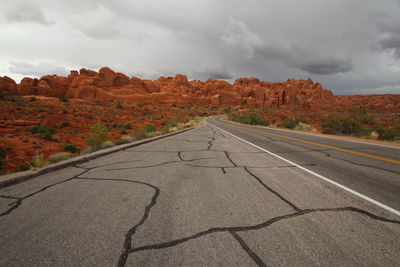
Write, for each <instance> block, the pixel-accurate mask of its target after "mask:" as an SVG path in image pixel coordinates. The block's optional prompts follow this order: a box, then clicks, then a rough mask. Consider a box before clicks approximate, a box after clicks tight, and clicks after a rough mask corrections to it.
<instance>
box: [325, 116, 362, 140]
mask: <svg viewBox="0 0 400 267" xmlns="http://www.w3.org/2000/svg"><path fill="white" fill-rule="evenodd" d="M321 126H322V132H323V133H328V134H345V135H355V136H361V135H365V134H366V131H367V130H366V129H364V128H363V126H362V125H361V123H360V122H358V121H356V120H355V119H352V118H350V117H344V116H336V115H330V116H329V117H328V118H327V119H326V120H324V121H323V122H322V123H321Z"/></svg>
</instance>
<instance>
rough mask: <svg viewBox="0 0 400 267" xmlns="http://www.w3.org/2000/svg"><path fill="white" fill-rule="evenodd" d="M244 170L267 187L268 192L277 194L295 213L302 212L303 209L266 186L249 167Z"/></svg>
mask: <svg viewBox="0 0 400 267" xmlns="http://www.w3.org/2000/svg"><path fill="white" fill-rule="evenodd" d="M244 170H245V171H246V172H247V173H248V174H249V175H250V176H252V177H253V178H254V179H256V180H257V182H258V183H259V184H261V185H262V186H263V187H265V188H266V189H267V190H268V191H270V192H271V193H273V194H275V195H276V196H277V197H278V198H280V199H281V200H283V201H284V202H285V203H287V204H289V206H291V207H292V208H293V209H294V210H295V211H300V210H301V209H300V208H298V207H297V206H296V205H295V204H293V203H292V202H290V201H289V200H287V199H286V198H284V197H283V196H282V195H281V194H279V193H278V192H277V191H275V190H274V189H272V188H271V187H269V186H268V185H266V184H265V183H264V182H263V181H262V180H261V178H259V177H258V176H257V175H255V174H254V173H252V172H251V171H250V170H249V169H248V168H247V167H244Z"/></svg>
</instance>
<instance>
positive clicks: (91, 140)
mask: <svg viewBox="0 0 400 267" xmlns="http://www.w3.org/2000/svg"><path fill="white" fill-rule="evenodd" d="M202 123H203V119H201V118H194V119H191V120H188V121H186V122H182V121H180V119H179V118H173V119H171V120H165V121H164V122H163V124H162V127H161V128H160V129H157V128H156V126H154V125H152V124H147V125H145V126H143V127H142V128H139V129H137V130H136V131H135V132H133V133H131V134H129V135H124V136H122V137H121V138H120V139H117V140H110V139H109V130H108V128H107V127H106V126H105V125H104V124H103V123H101V122H98V123H96V124H95V125H93V126H92V127H91V133H90V134H89V135H88V136H87V139H86V142H87V148H86V149H84V150H82V151H80V150H79V149H78V148H77V146H76V145H75V144H66V145H64V146H63V150H64V152H58V153H55V154H52V155H50V156H48V157H47V158H45V157H44V155H43V154H42V153H36V154H35V155H34V156H33V158H32V159H31V161H29V162H27V163H21V164H20V165H19V166H18V168H17V170H16V171H28V170H38V169H40V168H43V167H45V166H47V165H49V164H53V163H56V162H59V161H62V160H66V159H69V158H71V157H73V156H78V155H84V154H87V153H91V152H94V151H98V150H101V149H105V148H110V147H114V146H118V145H122V144H128V143H132V142H134V141H139V140H142V139H146V138H150V137H154V136H158V135H163V134H167V133H172V132H175V131H179V130H183V129H185V128H189V127H193V126H197V125H200V124H202ZM40 129H42V128H40ZM33 132H34V133H38V132H41V131H39V130H37V129H36V128H35V129H34V130H33ZM45 132H46V131H45ZM5 154H6V152H5V150H4V149H1V148H0V168H1V167H2V163H3V161H2V160H3V158H4V157H5Z"/></svg>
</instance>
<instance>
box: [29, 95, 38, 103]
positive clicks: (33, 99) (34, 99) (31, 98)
mask: <svg viewBox="0 0 400 267" xmlns="http://www.w3.org/2000/svg"><path fill="white" fill-rule="evenodd" d="M36 100H37V98H36V97H34V96H32V97H30V98H29V101H30V102H33V101H36Z"/></svg>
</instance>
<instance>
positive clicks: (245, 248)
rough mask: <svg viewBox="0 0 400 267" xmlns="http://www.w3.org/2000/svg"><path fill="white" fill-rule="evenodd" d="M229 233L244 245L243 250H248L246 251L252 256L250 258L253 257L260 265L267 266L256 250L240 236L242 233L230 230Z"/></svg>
mask: <svg viewBox="0 0 400 267" xmlns="http://www.w3.org/2000/svg"><path fill="white" fill-rule="evenodd" d="M229 233H230V234H231V235H232V236H233V238H235V239H236V240H237V241H238V242H239V244H240V245H241V246H242V248H243V250H244V251H246V253H247V254H248V255H249V256H250V258H252V259H253V261H254V262H255V263H256V264H257V265H258V266H262V267H264V266H267V265H266V264H265V262H264V261H263V260H262V259H261V258H260V257H259V256H258V255H257V254H256V253H255V252H254V251H252V250H251V248H250V247H249V245H247V243H246V242H245V241H244V240H243V239H242V238H241V237H240V235H239V234H238V233H236V232H233V231H229Z"/></svg>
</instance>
